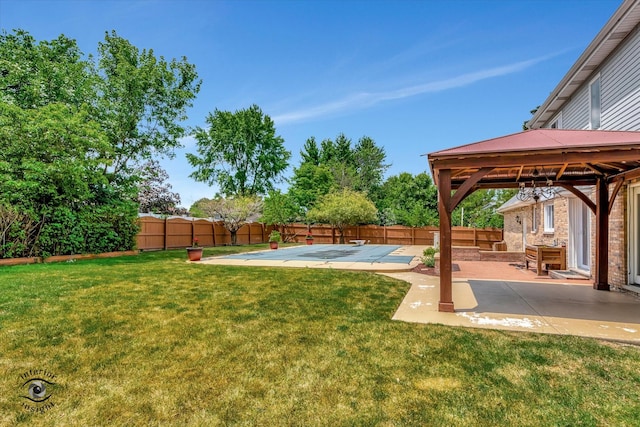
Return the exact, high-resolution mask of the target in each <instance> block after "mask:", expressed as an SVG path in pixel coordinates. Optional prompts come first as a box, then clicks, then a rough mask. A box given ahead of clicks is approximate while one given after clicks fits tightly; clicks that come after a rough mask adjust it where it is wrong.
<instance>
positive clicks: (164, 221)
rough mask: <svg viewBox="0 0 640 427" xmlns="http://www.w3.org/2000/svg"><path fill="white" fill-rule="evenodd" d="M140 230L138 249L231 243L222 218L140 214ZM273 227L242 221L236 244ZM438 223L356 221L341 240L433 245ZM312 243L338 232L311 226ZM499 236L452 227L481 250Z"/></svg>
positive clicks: (293, 228) (293, 236)
mask: <svg viewBox="0 0 640 427" xmlns="http://www.w3.org/2000/svg"><path fill="white" fill-rule="evenodd" d="M139 220H140V226H141V228H140V233H139V234H138V237H137V242H138V249H142V250H150V249H175V248H186V247H189V246H191V244H192V242H193V239H194V238H196V237H197V238H198V244H199V245H200V246H224V245H229V244H231V234H230V233H229V232H228V231H227V230H226V229H225V228H224V226H223V225H222V222H219V221H210V220H207V219H198V218H193V219H185V218H155V217H152V216H144V217H140V218H139ZM272 228H273V227H271V226H266V225H264V224H260V223H255V222H254V223H251V224H246V225H245V226H243V227H242V228H240V230H238V233H237V243H238V244H239V245H247V244H255V243H265V242H267V241H268V239H269V233H270V232H271V230H272ZM307 230H308V228H307V225H305V224H293V225H290V226H287V227H286V230H284V235H285V236H286V237H288V238H289V239H288V240H289V241H292V242H299V243H304V241H305V236H306V235H307ZM438 231H440V230H439V228H438V227H405V226H402V225H392V226H382V225H359V226H354V227H348V228H346V229H345V230H344V240H345V242H347V243H348V242H349V240H367V241H369V243H373V244H383V245H384V244H387V245H427V246H432V245H433V239H434V235H435V233H436V232H438ZM311 234H312V235H313V237H314V240H313V241H314V243H338V242H339V240H340V232H339V231H338V230H337V229H335V228H333V227H331V226H330V225H322V224H316V225H313V226H311ZM502 239H503V234H502V230H501V229H499V228H468V227H453V229H452V240H453V241H452V244H453V246H478V247H480V249H481V250H491V249H492V247H493V243H495V242H500V241H502Z"/></svg>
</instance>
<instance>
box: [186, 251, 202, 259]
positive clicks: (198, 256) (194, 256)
mask: <svg viewBox="0 0 640 427" xmlns="http://www.w3.org/2000/svg"><path fill="white" fill-rule="evenodd" d="M187 255H189V261H200V259H201V258H202V248H187Z"/></svg>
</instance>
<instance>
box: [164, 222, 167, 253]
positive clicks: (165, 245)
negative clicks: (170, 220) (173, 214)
mask: <svg viewBox="0 0 640 427" xmlns="http://www.w3.org/2000/svg"><path fill="white" fill-rule="evenodd" d="M167 231H168V230H167V217H165V218H164V250H165V251H166V250H167Z"/></svg>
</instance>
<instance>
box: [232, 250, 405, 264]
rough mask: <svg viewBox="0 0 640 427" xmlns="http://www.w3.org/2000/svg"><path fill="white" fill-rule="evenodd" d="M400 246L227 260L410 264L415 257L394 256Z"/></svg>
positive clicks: (273, 252) (261, 254)
mask: <svg viewBox="0 0 640 427" xmlns="http://www.w3.org/2000/svg"><path fill="white" fill-rule="evenodd" d="M401 247H402V246H399V245H362V246H356V245H305V246H292V247H288V248H281V249H278V250H270V251H261V252H247V253H243V254H235V255H227V256H224V257H222V258H225V259H242V260H265V261H267V260H273V261H327V262H366V263H371V264H373V263H396V264H409V263H410V262H411V260H413V256H407V255H393V254H392V253H393V252H395V251H397V250H398V249H400V248H401Z"/></svg>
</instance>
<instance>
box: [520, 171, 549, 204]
mask: <svg viewBox="0 0 640 427" xmlns="http://www.w3.org/2000/svg"><path fill="white" fill-rule="evenodd" d="M555 194H557V192H556V189H555V188H553V181H552V180H551V179H549V178H548V177H547V176H546V173H545V171H544V168H543V169H542V174H541V173H540V172H538V168H537V167H535V168H533V172H532V173H531V181H527V182H521V183H520V188H519V189H518V193H517V194H516V198H517V199H518V200H520V201H521V202H528V201H529V200H533V201H534V202H536V203H538V201H539V200H540V199H541V198H545V199H550V198H552V197H553V196H554V195H555Z"/></svg>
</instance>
